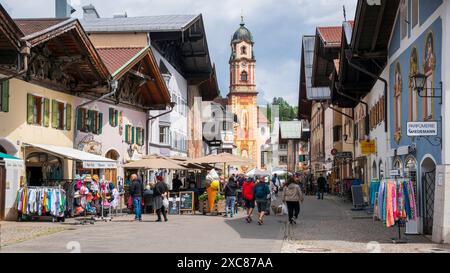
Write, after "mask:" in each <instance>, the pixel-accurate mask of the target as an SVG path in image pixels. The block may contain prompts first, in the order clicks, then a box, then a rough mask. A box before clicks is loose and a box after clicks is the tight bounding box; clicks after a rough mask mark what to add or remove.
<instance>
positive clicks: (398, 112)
mask: <svg viewBox="0 0 450 273" xmlns="http://www.w3.org/2000/svg"><path fill="white" fill-rule="evenodd" d="M394 77H395V79H394V126H395V127H394V128H395V132H394V139H395V142H397V143H400V139H401V138H402V88H403V81H402V71H401V68H400V63H397V65H396V66H395V74H394Z"/></svg>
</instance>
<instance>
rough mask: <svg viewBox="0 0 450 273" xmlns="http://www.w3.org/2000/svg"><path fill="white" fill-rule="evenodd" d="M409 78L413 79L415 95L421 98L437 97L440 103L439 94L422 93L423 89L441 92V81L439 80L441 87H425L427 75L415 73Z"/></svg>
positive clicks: (440, 97)
mask: <svg viewBox="0 0 450 273" xmlns="http://www.w3.org/2000/svg"><path fill="white" fill-rule="evenodd" d="M411 79H412V81H413V87H414V89H415V90H416V91H417V95H419V97H421V98H438V99H441V100H440V104H442V95H441V96H428V95H422V92H423V90H441V94H442V81H441V82H440V85H441V87H440V88H427V87H425V83H426V81H427V76H425V75H424V74H422V73H417V74H415V75H413V76H411Z"/></svg>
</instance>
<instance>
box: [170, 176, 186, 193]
mask: <svg viewBox="0 0 450 273" xmlns="http://www.w3.org/2000/svg"><path fill="white" fill-rule="evenodd" d="M182 186H183V182H181V180H180V176H179V175H178V174H177V175H176V176H175V178H174V179H172V187H173V191H174V192H179V191H180V189H181V187H182Z"/></svg>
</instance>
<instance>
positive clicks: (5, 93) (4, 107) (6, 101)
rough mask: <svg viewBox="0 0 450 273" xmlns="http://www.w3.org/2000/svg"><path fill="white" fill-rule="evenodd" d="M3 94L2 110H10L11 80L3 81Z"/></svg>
mask: <svg viewBox="0 0 450 273" xmlns="http://www.w3.org/2000/svg"><path fill="white" fill-rule="evenodd" d="M1 91H2V92H1V96H2V99H1V102H2V105H1V107H2V108H1V109H0V111H3V112H9V81H4V82H3V83H2V89H1Z"/></svg>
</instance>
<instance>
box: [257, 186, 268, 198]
mask: <svg viewBox="0 0 450 273" xmlns="http://www.w3.org/2000/svg"><path fill="white" fill-rule="evenodd" d="M255 196H256V198H258V199H265V198H266V197H267V191H266V185H264V184H259V185H256V189H255Z"/></svg>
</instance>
